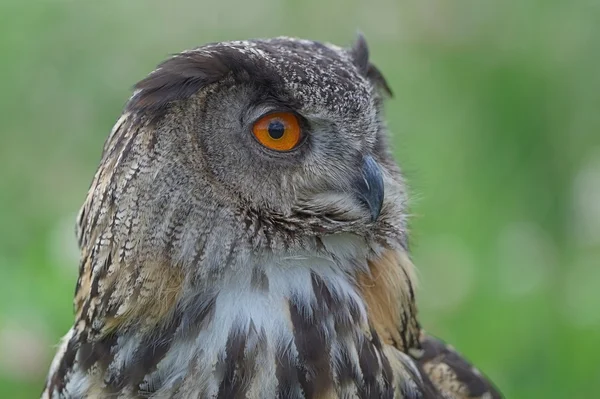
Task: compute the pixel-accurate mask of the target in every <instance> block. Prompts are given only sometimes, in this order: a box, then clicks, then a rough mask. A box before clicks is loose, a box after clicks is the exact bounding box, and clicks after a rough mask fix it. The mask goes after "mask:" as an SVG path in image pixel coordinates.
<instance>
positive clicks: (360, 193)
mask: <svg viewBox="0 0 600 399" xmlns="http://www.w3.org/2000/svg"><path fill="white" fill-rule="evenodd" d="M354 192H355V194H356V196H357V198H358V199H359V201H360V202H361V203H362V204H363V205H365V206H366V207H367V208H368V209H369V212H370V214H371V222H374V221H375V220H377V218H378V217H379V214H380V213H381V206H382V205H383V176H382V174H381V167H380V166H379V164H378V163H377V162H376V161H375V160H374V159H373V158H372V157H371V156H369V155H367V156H366V157H364V158H363V164H362V170H361V177H360V178H358V179H357V180H356V182H355V183H354Z"/></svg>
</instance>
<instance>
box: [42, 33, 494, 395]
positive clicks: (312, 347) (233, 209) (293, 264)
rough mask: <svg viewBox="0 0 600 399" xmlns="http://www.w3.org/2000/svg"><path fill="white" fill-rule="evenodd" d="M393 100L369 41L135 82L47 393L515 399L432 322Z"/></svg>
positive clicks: (200, 56)
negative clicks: (390, 127) (395, 149)
mask: <svg viewBox="0 0 600 399" xmlns="http://www.w3.org/2000/svg"><path fill="white" fill-rule="evenodd" d="M390 96H391V91H390V88H389V86H388V84H387V83H386V81H385V79H384V77H383V75H382V73H381V72H380V71H379V70H378V69H377V68H376V67H375V66H374V65H373V64H372V63H370V62H369V56H368V48H367V44H366V42H365V40H364V38H363V37H362V36H359V37H358V39H357V40H356V41H355V43H354V44H353V45H352V46H349V47H347V48H342V47H337V46H335V45H332V44H327V43H321V42H317V41H309V40H300V39H294V38H287V37H280V38H273V39H261V40H248V41H232V42H222V43H214V44H208V45H205V46H202V47H199V48H196V49H193V50H189V51H184V52H182V53H180V54H177V55H175V56H173V57H172V58H170V59H168V60H166V61H165V62H163V63H162V64H160V65H159V66H158V67H157V68H156V70H154V71H153V72H152V73H150V74H149V75H148V76H147V77H146V78H145V79H143V80H142V81H140V82H139V83H137V85H136V86H135V90H134V93H133V95H132V96H131V98H130V99H129V101H128V103H127V105H126V106H125V109H124V111H123V114H122V115H121V117H120V118H119V119H118V121H117V122H116V124H115V126H114V128H113V129H112V132H111V133H110V135H109V137H108V139H107V141H106V143H105V145H104V149H103V153H102V159H101V163H100V166H99V168H98V170H97V172H96V175H95V176H94V179H93V182H92V184H91V187H90V189H89V192H88V195H87V198H86V199H85V203H84V204H83V206H82V208H81V210H80V213H79V215H78V218H77V238H78V243H79V248H80V251H81V263H80V268H79V278H78V280H77V284H76V293H75V299H74V307H75V321H74V324H73V327H72V328H71V329H70V330H69V332H68V333H67V334H66V336H65V337H64V338H63V340H62V343H61V344H60V346H59V349H58V352H57V354H56V356H55V358H54V360H53V362H52V364H51V366H50V371H49V374H48V377H47V380H46V385H45V388H44V391H43V394H42V397H43V398H84V397H89V398H108V397H111V398H112V397H114V398H219V399H220V398H231V399H238V398H247V399H262V398H264V399H269V398H281V399H288V398H289V399H301V398H302V399H304V398H320V399H325V398H361V399H367V398H385V399H400V398H404V399H417V398H421V399H434V398H435V399H442V398H443V399H466V398H480V399H495V398H500V397H501V395H500V393H499V392H498V391H497V390H496V389H495V388H494V387H493V385H492V384H491V383H490V382H489V381H488V380H487V379H486V378H485V377H484V376H483V375H482V374H481V373H480V372H479V371H478V370H477V369H476V368H474V367H473V366H472V365H471V364H470V363H469V362H468V361H466V360H465V359H464V358H463V357H462V356H461V355H460V354H458V353H457V352H456V351H455V350H454V349H452V348H451V347H450V346H447V345H446V344H444V343H443V342H442V341H440V340H438V339H436V338H433V337H431V336H429V335H427V334H426V333H425V332H424V330H423V329H422V328H421V325H420V324H419V321H418V317H417V309H416V305H415V277H414V266H413V264H412V262H411V258H410V254H409V248H408V239H407V219H408V215H407V213H408V212H407V193H406V188H405V183H404V180H403V177H402V174H401V171H400V169H399V167H398V166H397V164H396V162H395V161H394V158H393V156H392V153H391V151H390V146H389V143H388V132H387V130H386V125H385V121H384V118H383V101H384V100H385V99H386V98H387V97H390Z"/></svg>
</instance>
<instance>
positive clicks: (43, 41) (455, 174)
mask: <svg viewBox="0 0 600 399" xmlns="http://www.w3.org/2000/svg"><path fill="white" fill-rule="evenodd" d="M357 29H360V30H361V31H363V32H364V33H365V35H366V37H367V39H368V42H369V44H370V47H371V54H372V59H373V61H374V62H375V63H376V64H377V65H378V66H379V68H380V69H381V70H382V71H383V73H384V74H385V76H386V77H387V79H388V81H389V83H390V85H391V87H392V88H393V90H394V92H395V98H394V99H392V100H391V101H389V102H388V104H387V114H388V117H389V121H390V123H389V124H390V128H391V131H392V132H393V144H394V148H395V153H396V155H397V159H398V161H399V162H400V163H401V165H402V166H403V168H404V170H405V173H406V175H407V177H408V179H409V182H410V185H411V192H412V197H413V201H412V206H411V213H412V214H413V215H414V216H413V222H412V246H413V248H414V258H415V262H416V264H417V266H418V268H419V274H420V280H421V283H420V286H421V288H420V292H419V298H420V308H421V314H422V319H423V322H424V325H425V326H426V327H427V328H428V330H429V331H430V332H432V333H433V334H436V335H439V336H442V337H444V338H445V339H446V340H448V341H450V342H452V343H453V344H454V345H455V346H456V347H457V348H458V349H459V350H461V351H462V352H464V353H465V354H466V355H467V356H468V357H469V358H471V359H472V360H473V361H474V362H475V363H476V364H477V365H478V366H480V368H481V369H483V370H484V371H485V372H486V373H487V374H489V375H490V376H491V377H492V378H493V379H494V381H496V383H497V384H498V385H499V386H500V387H501V388H502V390H503V391H504V393H505V395H506V396H507V397H508V398H526V399H531V398H545V399H553V398H597V397H600V394H599V393H598V392H600V359H599V358H600V292H599V290H600V3H599V2H598V1H592V0H589V1H584V0H581V1H558V0H504V1H501V0H497V1H489V0H454V1H443V0H435V1H434V0H404V1H393V0H370V1H357V0H350V1H348V0H334V1H328V2H323V1H318V0H308V1H307V0H302V1H300V0H298V1H292V0H289V1H285V0H256V1H248V0H239V1H237V2H231V1H226V0H222V1H218V2H210V3H207V2H203V1H193V0H177V1H166V0H162V1H158V0H145V1H141V0H136V1H134V0H127V1H125V0H103V1H91V0H89V1H83V0H82V1H75V0H73V1H67V0H63V1H61V0H54V1H53V0H45V1H44V0H36V1H33V0H30V1H18V0H2V2H1V4H0V54H1V58H0V60H1V62H0V82H1V86H0V103H1V106H0V110H1V115H2V116H1V121H2V128H1V130H0V140H1V141H0V226H1V227H0V397H1V398H33V397H36V396H37V395H39V393H40V390H41V387H42V385H43V380H44V378H45V373H46V370H47V368H48V365H49V362H50V360H51V357H52V355H53V353H54V350H55V344H56V343H57V342H58V340H59V337H60V336H62V335H63V334H64V333H65V332H66V331H67V329H68V328H69V326H70V325H71V322H72V305H71V300H72V295H73V289H74V285H75V280H76V274H77V261H78V259H77V258H78V255H77V249H76V247H75V239H74V233H73V226H74V217H75V214H76V212H77V211H78V208H79V206H80V205H81V203H82V202H83V199H84V196H85V193H86V190H87V188H88V185H89V183H90V181H91V179H92V176H93V174H94V171H95V168H96V166H97V163H98V161H99V157H100V152H101V148H102V144H103V141H104V139H105V137H106V136H107V134H108V132H109V131H110V129H111V127H112V124H113V123H114V121H115V120H116V119H117V117H118V115H119V113H120V110H121V107H122V106H123V104H124V102H125V101H126V100H127V98H128V96H129V94H130V87H131V86H132V85H133V84H134V83H135V82H136V81H137V80H139V79H140V78H142V77H143V76H144V75H145V74H146V73H148V72H149V71H150V70H152V69H153V67H154V66H155V65H156V64H157V63H158V62H159V61H160V60H162V59H164V58H165V57H166V56H167V55H169V54H171V53H174V52H177V51H180V50H183V49H186V48H189V47H193V46H197V45H200V44H202V43H205V42H212V41H219V40H231V39H243V38H248V37H264V36H274V35H290V36H303V37H307V38H311V39H319V40H326V41H331V42H335V43H338V44H342V45H346V44H350V43H351V42H352V40H353V38H354V35H355V32H356V31H357Z"/></svg>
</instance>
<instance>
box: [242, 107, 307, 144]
mask: <svg viewBox="0 0 600 399" xmlns="http://www.w3.org/2000/svg"><path fill="white" fill-rule="evenodd" d="M252 133H254V136H255V137H256V139H257V140H258V141H259V142H260V143H261V144H262V145H264V146H265V147H267V148H269V149H271V150H275V151H289V150H291V149H293V148H294V147H296V146H297V145H298V143H299V142H300V138H301V134H300V124H299V123H298V118H297V117H296V115H294V114H293V113H291V112H277V113H273V114H269V115H265V116H263V117H262V118H260V119H259V120H258V121H256V122H255V123H254V126H253V127H252Z"/></svg>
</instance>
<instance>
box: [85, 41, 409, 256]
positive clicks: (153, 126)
mask: <svg viewBox="0 0 600 399" xmlns="http://www.w3.org/2000/svg"><path fill="white" fill-rule="evenodd" d="M386 95H391V91H390V89H389V87H388V85H387V83H386V81H385V79H384V78H383V76H382V74H381V73H380V72H379V70H378V69H377V68H376V67H375V66H373V65H372V64H371V63H370V62H369V59H368V49H367V45H366V42H365V40H364V38H363V37H362V36H359V38H358V39H357V41H356V43H355V44H354V45H353V46H352V47H350V48H340V47H337V46H334V45H331V44H323V43H320V42H315V41H307V40H299V39H292V38H286V37H281V38H275V39H268V40H251V41H234V42H224V43H217V44H208V45H205V46H202V47H199V48H196V49H193V50H189V51H185V52H182V53H180V54H177V55H175V56H173V57H172V58H170V59H168V60H167V61H165V62H163V63H162V64H160V65H159V66H158V67H157V69H156V70H154V71H153V72H152V73H151V74H150V75H148V76H147V77H146V78H145V79H143V80H142V81H140V82H139V83H138V84H137V85H136V86H135V91H134V94H133V96H132V97H131V99H130V100H129V102H128V104H127V106H126V108H125V111H124V114H123V116H122V117H121V119H120V120H119V122H118V123H117V124H116V126H115V128H114V129H113V132H112V134H111V136H110V137H109V139H108V140H107V143H106V145H105V150H104V154H103V161H102V164H101V167H100V169H99V171H98V174H97V176H96V181H97V182H96V184H95V189H92V190H90V195H89V196H88V201H87V202H86V204H85V205H84V208H83V209H82V213H81V217H80V230H81V232H82V234H81V236H80V239H81V240H83V241H88V240H89V238H90V237H92V236H94V233H93V231H94V230H97V229H96V227H98V226H97V224H98V223H102V219H103V217H102V216H103V215H108V214H112V215H113V217H112V218H111V217H107V218H104V219H106V220H105V221H104V225H107V224H110V225H111V226H112V228H111V234H115V237H113V238H114V239H117V240H119V241H120V242H123V240H125V239H127V236H128V235H131V234H130V232H131V230H132V226H133V228H134V229H136V228H137V231H139V232H140V235H139V237H137V238H136V239H135V242H133V243H132V244H131V246H132V247H134V246H136V245H134V244H139V243H140V242H150V243H151V245H152V246H161V247H164V246H165V245H167V244H166V243H168V242H170V241H182V242H183V244H181V246H183V247H185V245H188V246H192V244H191V243H190V244H185V242H186V240H185V239H184V238H185V237H189V241H190V242H191V241H192V240H193V239H195V238H197V237H198V236H204V235H205V233H206V229H209V228H210V231H211V232H212V233H214V232H215V228H214V225H215V223H216V224H218V225H220V226H227V231H225V227H223V230H224V231H223V232H221V233H218V235H221V236H226V237H230V236H231V230H232V229H233V230H236V231H238V230H239V231H244V232H245V233H246V234H245V236H246V238H249V239H250V241H253V245H254V246H255V247H261V246H263V247H264V246H267V247H276V248H283V249H287V248H290V247H292V246H294V245H302V240H303V238H306V237H308V238H313V237H315V236H323V235H328V234H334V233H338V232H350V233H354V234H356V235H359V236H363V237H370V238H375V239H379V240H385V241H386V242H387V244H389V245H397V244H400V245H402V244H403V240H404V212H403V206H404V205H403V204H404V189H403V183H402V179H401V177H400V173H399V170H398V168H397V166H396V164H395V162H394V161H393V159H392V157H391V155H390V151H389V147H388V142H387V138H386V135H387V133H386V127H385V123H384V121H383V118H382V102H383V101H382V100H383V98H384V97H385V96H386ZM93 188H94V187H93ZM93 214H95V215H100V217H97V216H96V218H94V217H90V216H91V215H93ZM119 216H120V217H119ZM90 219H91V220H92V222H93V223H91V224H90V223H89V221H90ZM116 225H120V226H121V228H118V226H116ZM209 226H212V227H209ZM86 232H87V233H86ZM86 236H87V238H86ZM173 237H175V240H174V239H173ZM182 237H184V238H182ZM234 239H235V240H237V239H238V237H237V236H236V237H235V238H231V240H234ZM193 245H196V243H195V244H193Z"/></svg>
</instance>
